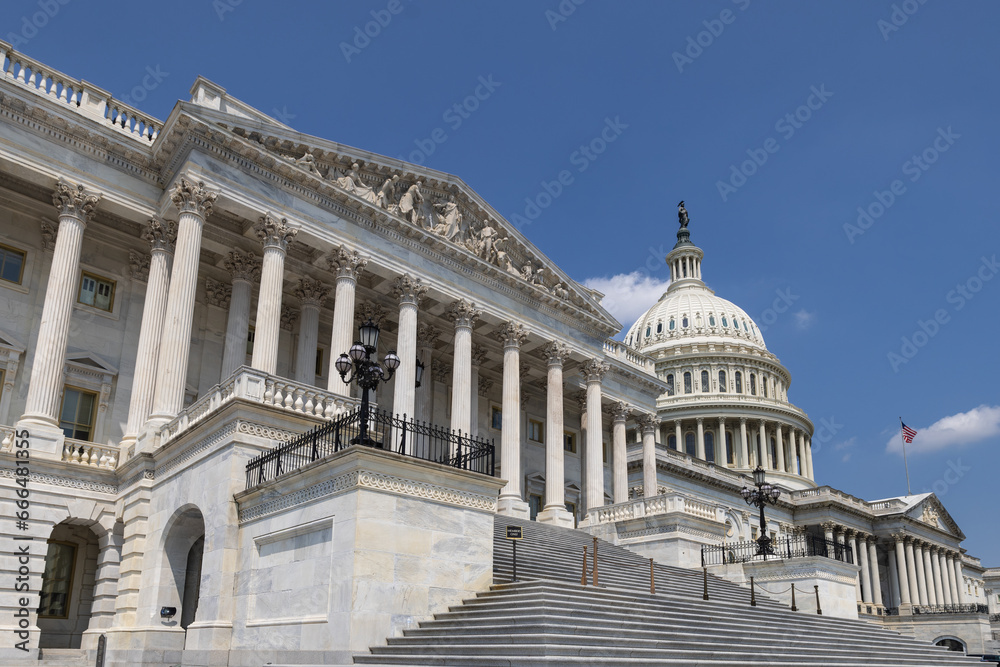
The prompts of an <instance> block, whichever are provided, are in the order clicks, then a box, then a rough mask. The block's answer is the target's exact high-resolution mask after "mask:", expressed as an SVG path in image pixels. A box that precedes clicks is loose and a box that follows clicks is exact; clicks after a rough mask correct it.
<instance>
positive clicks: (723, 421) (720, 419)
mask: <svg viewBox="0 0 1000 667" xmlns="http://www.w3.org/2000/svg"><path fill="white" fill-rule="evenodd" d="M725 425H726V418H725V417H719V426H725Z"/></svg>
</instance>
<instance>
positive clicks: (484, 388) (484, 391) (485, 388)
mask: <svg viewBox="0 0 1000 667" xmlns="http://www.w3.org/2000/svg"><path fill="white" fill-rule="evenodd" d="M491 389H493V380H491V379H489V378H488V377H485V376H482V375H480V376H479V395H480V396H489V395H490V390H491Z"/></svg>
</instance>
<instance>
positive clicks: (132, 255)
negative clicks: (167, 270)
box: [128, 248, 150, 283]
mask: <svg viewBox="0 0 1000 667" xmlns="http://www.w3.org/2000/svg"><path fill="white" fill-rule="evenodd" d="M149 261H150V256H149V255H147V254H146V253H144V252H137V251H135V250H132V249H131V248H129V250H128V277H129V278H131V279H132V280H138V281H139V282H142V283H144V282H146V281H147V280H149Z"/></svg>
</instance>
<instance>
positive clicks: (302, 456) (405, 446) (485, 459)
mask: <svg viewBox="0 0 1000 667" xmlns="http://www.w3.org/2000/svg"><path fill="white" fill-rule="evenodd" d="M363 417H364V415H363V414H362V411H361V409H360V408H359V409H358V410H355V411H354V412H352V413H350V414H348V415H345V416H344V417H341V418H340V419H337V420H335V421H332V422H328V423H326V424H321V425H319V426H317V427H316V428H314V429H312V430H311V431H307V432H306V433H303V434H302V435H300V436H298V437H296V438H295V439H293V440H290V441H288V442H286V443H284V444H281V445H279V446H277V447H274V448H273V449H270V450H268V451H266V452H264V453H262V454H260V455H258V456H255V457H254V458H252V459H250V461H249V463H247V468H246V475H247V479H246V488H248V489H249V488H251V487H254V486H257V485H259V484H263V483H264V482H267V481H270V480H272V479H275V478H277V477H280V476H281V475H284V474H287V473H289V472H292V471H293V470H298V469H299V468H302V467H304V466H306V465H308V464H310V463H312V462H313V461H318V460H319V459H322V458H325V457H327V456H330V455H331V454H334V453H336V452H339V451H341V450H343V449H345V448H347V447H351V446H354V445H364V446H368V447H373V448H375V449H383V450H385V451H391V452H395V453H397V454H402V455H403V456H411V457H413V458H417V459H422V460H424V461H433V462H435V463H441V464H443V465H447V466H451V467H454V468H459V469H460V470H468V471H471V472H478V473H482V474H484V475H490V476H493V475H494V473H495V466H496V460H495V447H494V444H493V442H492V441H488V440H486V439H484V438H478V437H472V436H469V435H461V434H459V433H455V432H453V431H449V430H448V429H446V428H442V427H440V426H435V425H433V424H427V423H426V422H423V423H421V422H416V421H414V420H408V419H405V418H403V419H400V418H399V417H394V416H393V415H391V414H389V413H387V412H384V411H381V410H371V409H369V410H368V411H367V418H363Z"/></svg>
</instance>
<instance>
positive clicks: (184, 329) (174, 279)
mask: <svg viewBox="0 0 1000 667" xmlns="http://www.w3.org/2000/svg"><path fill="white" fill-rule="evenodd" d="M218 196H219V195H218V193H216V192H209V191H208V190H206V189H205V184H204V183H194V182H192V181H189V180H188V179H187V178H184V177H181V179H180V180H179V181H178V182H177V184H176V185H174V188H173V191H172V192H171V194H170V198H171V199H172V200H173V202H174V206H176V207H177V210H178V211H180V214H179V215H178V218H177V251H176V253H175V254H174V266H173V271H172V272H171V276H170V290H169V292H168V294H167V314H166V318H165V320H164V328H163V335H162V337H161V340H160V355H159V360H158V361H157V364H156V375H157V381H156V393H155V396H154V398H153V414H152V416H151V419H152V420H154V421H155V422H159V423H164V422H167V421H170V420H171V419H173V418H174V417H175V416H176V415H177V413H178V412H180V410H181V408H182V407H184V385H185V382H186V380H187V367H188V356H189V355H190V353H191V325H192V320H193V317H194V296H195V288H196V287H197V284H198V258H199V256H200V255H201V232H202V228H203V227H204V226H205V218H207V217H208V216H209V215H210V214H211V212H212V206H213V205H214V204H215V200H216V198H217V197H218Z"/></svg>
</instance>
